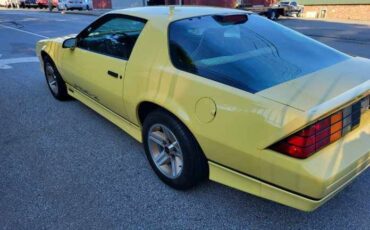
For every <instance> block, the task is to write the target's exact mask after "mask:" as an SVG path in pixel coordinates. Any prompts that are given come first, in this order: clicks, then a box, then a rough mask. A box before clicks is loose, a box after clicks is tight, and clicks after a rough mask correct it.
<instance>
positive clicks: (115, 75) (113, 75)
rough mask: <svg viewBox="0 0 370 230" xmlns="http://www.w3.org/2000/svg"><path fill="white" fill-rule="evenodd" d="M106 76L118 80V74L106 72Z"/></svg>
mask: <svg viewBox="0 0 370 230" xmlns="http://www.w3.org/2000/svg"><path fill="white" fill-rule="evenodd" d="M107 74H108V75H109V76H111V77H114V78H118V73H116V72H113V71H110V70H108V72H107Z"/></svg>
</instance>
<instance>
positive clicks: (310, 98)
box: [257, 57, 370, 111]
mask: <svg viewBox="0 0 370 230" xmlns="http://www.w3.org/2000/svg"><path fill="white" fill-rule="evenodd" d="M368 91H370V60H369V59H365V58H359V57H356V58H350V59H348V60H346V61H343V62H340V63H338V64H335V65H333V66H330V67H328V68H325V69H322V70H319V71H316V72H314V73H310V74H307V75H305V76H302V77H300V78H297V79H294V80H291V81H288V82H285V83H282V84H279V85H277V86H274V87H271V88H268V89H265V90H263V91H260V92H258V93H257V95H260V96H262V97H265V98H268V99H270V100H273V101H276V102H279V103H281V104H285V105H288V106H290V107H293V108H296V109H299V110H301V111H308V110H310V109H313V108H315V107H317V106H318V105H320V104H324V103H329V102H330V101H333V100H338V98H341V99H342V100H339V101H338V103H339V102H342V101H344V100H351V99H353V98H355V97H357V96H359V95H362V94H364V93H366V92H368ZM343 103H345V102H343ZM329 104H330V103H329ZM337 106H338V105H337Z"/></svg>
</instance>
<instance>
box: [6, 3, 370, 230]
mask: <svg viewBox="0 0 370 230" xmlns="http://www.w3.org/2000/svg"><path fill="white" fill-rule="evenodd" d="M95 18H96V17H94V16H84V15H62V14H55V13H53V14H50V13H46V12H36V11H32V12H29V11H5V10H1V11H0V228H3V229H136V228H141V229H148V228H150V229H162V228H169V229H170V228H174V229H193V228H194V229H203V228H206V229H210V228H211V229H221V228H231V229H272V228H273V229H369V226H370V171H369V170H367V171H366V172H365V173H363V174H362V175H361V176H359V177H358V178H357V179H356V180H355V181H354V182H353V183H352V184H351V185H349V186H348V187H347V188H346V189H344V190H343V191H342V192H341V193H339V194H338V195H337V196H336V197H334V198H333V199H332V200H330V201H329V202H328V203H326V204H325V205H324V206H322V207H321V208H319V209H318V210H316V211H315V212H312V213H305V212H301V211H298V210H295V209H292V208H289V207H285V206H282V205H279V204H276V203H274V202H270V201H267V200H264V199H261V198H258V197H255V196H252V195H249V194H247V193H243V192H240V191H237V190H235V189H232V188H229V187H226V186H223V185H220V184H217V183H214V182H206V183H204V184H202V185H200V186H198V187H197V188H195V189H192V190H190V191H186V192H181V191H176V190H173V189H171V188H169V187H167V186H166V185H164V184H163V183H162V182H161V181H160V180H159V179H158V178H157V177H156V175H155V174H154V173H153V171H152V170H151V168H150V166H149V164H148V162H147V160H146V158H145V155H144V151H143V148H142V146H141V145H140V144H139V143H137V142H136V141H135V140H134V139H132V138H131V137H129V136H128V135H127V134H125V133H124V132H123V131H121V130H120V129H119V128H117V127H116V126H115V125H113V124H111V123H110V122H109V121H107V120H105V119H104V118H102V117H101V116H99V115H98V114H97V113H95V112H94V111H92V110H90V109H89V108H87V107H86V106H84V105H83V104H81V103H80V102H78V101H76V100H74V101H68V102H59V101H56V100H55V99H53V97H52V96H51V94H50V93H49V91H48V88H47V86H46V83H45V79H44V76H43V74H42V72H41V70H40V66H39V63H38V62H37V60H36V59H35V53H34V49H35V43H36V42H37V41H38V40H40V39H43V38H46V37H55V36H60V35H65V34H71V33H78V32H79V31H80V30H81V29H83V28H84V27H85V26H86V25H88V24H89V23H90V22H92V21H93V20H94V19H95ZM279 22H280V23H282V24H285V25H287V26H290V27H292V28H294V29H297V30H298V31H301V32H303V33H306V34H308V35H310V36H312V37H313V38H314V39H318V40H320V41H322V42H324V43H327V44H328V45H331V46H333V47H335V48H338V49H340V50H342V51H344V52H346V53H349V54H351V55H355V56H357V55H358V56H363V57H367V58H370V26H368V25H364V24H358V25H357V24H348V23H347V24H343V23H335V22H334V23H332V22H320V21H314V20H313V21H309V20H307V21H306V20H305V21H301V20H294V19H293V20H286V21H284V20H281V21H279Z"/></svg>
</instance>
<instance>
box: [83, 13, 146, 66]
mask: <svg viewBox="0 0 370 230" xmlns="http://www.w3.org/2000/svg"><path fill="white" fill-rule="evenodd" d="M144 26H145V21H142V20H136V19H132V18H126V17H119V16H116V17H113V18H112V17H111V18H110V19H105V20H104V19H103V23H100V24H99V23H98V24H97V25H95V26H94V25H93V26H92V27H90V28H89V29H88V30H87V32H86V34H85V35H84V36H82V37H80V39H79V41H78V47H80V48H82V49H86V50H89V51H92V52H96V53H100V54H104V55H108V56H112V57H116V58H121V59H125V60H128V59H129V58H130V55H131V52H132V50H133V48H134V46H135V43H136V40H137V39H138V37H139V35H140V33H141V31H142V30H143V28H144Z"/></svg>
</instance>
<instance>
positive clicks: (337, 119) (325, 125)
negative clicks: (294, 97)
mask: <svg viewBox="0 0 370 230" xmlns="http://www.w3.org/2000/svg"><path fill="white" fill-rule="evenodd" d="M369 101H370V96H367V97H365V98H363V99H362V100H360V101H358V102H356V103H354V104H352V105H350V106H348V107H346V108H344V109H342V110H341V111H339V112H336V113H334V114H332V115H330V116H328V117H326V118H324V119H321V120H319V121H317V122H316V123H314V124H312V125H310V126H308V127H306V128H304V129H303V130H300V131H298V132H296V133H294V134H293V135H291V136H289V137H287V138H286V139H284V140H282V141H280V142H278V143H276V144H274V145H272V146H271V147H270V149H272V150H275V151H277V152H281V153H284V154H287V155H289V156H292V157H296V158H307V157H309V156H311V155H312V154H313V153H315V152H317V151H319V150H320V149H322V148H324V147H325V146H327V145H329V144H330V143H333V142H335V141H337V140H338V139H340V138H341V137H342V136H344V135H346V134H347V133H348V132H350V131H351V130H353V129H354V128H356V127H357V126H358V125H359V124H360V119H361V114H363V113H364V112H365V111H368V110H369V104H370V103H369Z"/></svg>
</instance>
